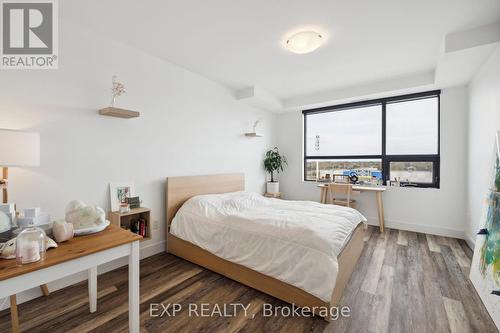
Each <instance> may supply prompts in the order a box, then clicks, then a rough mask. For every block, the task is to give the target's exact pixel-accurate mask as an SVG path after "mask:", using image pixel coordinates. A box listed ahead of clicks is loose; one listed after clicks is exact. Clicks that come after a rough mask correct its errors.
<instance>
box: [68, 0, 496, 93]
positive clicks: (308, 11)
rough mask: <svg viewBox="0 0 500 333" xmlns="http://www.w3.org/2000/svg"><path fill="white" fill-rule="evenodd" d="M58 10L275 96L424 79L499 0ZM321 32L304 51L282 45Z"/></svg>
mask: <svg viewBox="0 0 500 333" xmlns="http://www.w3.org/2000/svg"><path fill="white" fill-rule="evenodd" d="M59 4H60V11H61V12H62V14H61V15H62V16H63V17H64V18H65V19H66V18H69V19H71V20H72V21H73V22H76V23H78V24H81V25H84V26H85V27H86V28H90V29H93V30H96V31H99V33H100V34H109V37H111V38H113V39H116V40H118V41H120V42H123V43H126V44H128V45H130V46H133V47H135V48H138V49H141V50H143V51H144V52H146V53H148V54H151V55H154V56H157V57H160V58H163V59H165V60H168V61H170V62H173V63H175V64H177V65H180V66H182V67H185V68H187V69H189V70H191V71H193V72H197V73H199V74H201V75H203V76H205V77H207V78H209V79H211V80H214V81H216V82H218V83H220V84H222V85H224V86H226V87H228V88H230V89H232V90H234V91H238V90H240V89H244V88H248V87H254V86H256V87H259V89H262V90H265V91H266V92H267V93H269V94H270V95H272V96H274V97H275V98H277V99H278V100H281V101H284V100H287V99H297V98H300V97H307V96H315V95H317V94H318V93H321V92H325V91H333V90H339V89H343V88H345V87H355V86H363V85H367V84H370V82H378V81H384V82H385V81H387V80H391V79H393V78H399V77H407V76H410V75H417V74H418V75H422V73H429V72H433V71H434V70H435V69H436V66H437V62H438V57H439V54H440V52H442V46H443V40H444V37H445V36H446V35H447V34H449V33H454V32H457V31H462V30H467V29H471V28H474V27H477V26H481V25H485V24H489V23H492V22H496V21H500V1H499V0H473V1H472V0H439V1H436V0H418V1H404V0H403V1H402V0H378V1H369V0H365V1H360V0H353V1H338V0H329V1H326V0H323V1H321V0H309V1H298V0H293V1H291V0H286V1H285V0H272V1H270V0H252V1H239V0H210V1H203V0H197V1H195V0H178V1H171V0H149V1H137V0H107V1H102V0H100V1H98V0H85V1H81V0H79V1H78V0H70V1H66V0H65V1H64V2H63V1H60V2H59ZM302 29H308V30H311V29H312V30H315V31H317V32H320V33H321V34H322V35H324V36H325V37H326V38H325V39H326V42H325V44H324V45H323V46H322V47H320V48H319V49H318V50H316V51H315V52H313V53H310V54H302V55H301V54H294V53H290V52H288V51H286V50H285V49H284V47H283V42H284V40H285V39H286V37H287V36H289V35H291V34H293V33H294V32H297V31H298V30H302Z"/></svg>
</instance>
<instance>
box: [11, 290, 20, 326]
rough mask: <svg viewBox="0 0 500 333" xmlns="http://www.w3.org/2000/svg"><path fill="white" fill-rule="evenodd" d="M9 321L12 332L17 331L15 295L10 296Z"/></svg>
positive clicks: (17, 317)
mask: <svg viewBox="0 0 500 333" xmlns="http://www.w3.org/2000/svg"><path fill="white" fill-rule="evenodd" d="M10 322H11V327H12V332H13V333H18V332H19V316H18V313H17V298H16V295H11V296H10Z"/></svg>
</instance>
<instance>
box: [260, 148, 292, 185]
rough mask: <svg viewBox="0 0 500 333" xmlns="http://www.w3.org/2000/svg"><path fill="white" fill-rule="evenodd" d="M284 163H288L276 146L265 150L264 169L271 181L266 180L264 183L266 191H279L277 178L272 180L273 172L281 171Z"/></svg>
mask: <svg viewBox="0 0 500 333" xmlns="http://www.w3.org/2000/svg"><path fill="white" fill-rule="evenodd" d="M285 165H288V162H287V160H286V157H285V156H283V155H281V154H280V152H279V150H278V147H274V148H273V149H271V150H268V151H267V152H266V158H265V159H264V169H266V171H267V172H268V173H269V175H270V176H271V181H268V182H267V185H266V189H267V190H266V192H267V193H278V192H279V191H280V184H279V182H278V181H277V180H276V181H275V180H274V173H275V172H276V173H280V171H283V170H284V167H285Z"/></svg>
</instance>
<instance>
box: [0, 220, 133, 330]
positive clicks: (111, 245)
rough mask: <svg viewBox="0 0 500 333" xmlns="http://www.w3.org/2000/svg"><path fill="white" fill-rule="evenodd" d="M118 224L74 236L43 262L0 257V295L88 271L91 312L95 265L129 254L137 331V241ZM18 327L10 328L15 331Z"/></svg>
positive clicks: (94, 300)
mask: <svg viewBox="0 0 500 333" xmlns="http://www.w3.org/2000/svg"><path fill="white" fill-rule="evenodd" d="M140 239H142V237H140V236H138V235H135V234H133V233H131V232H129V231H127V230H124V229H121V228H119V227H117V226H113V225H111V226H109V227H108V228H106V230H104V231H102V232H100V233H97V234H93V235H88V236H82V237H75V238H73V239H72V240H70V241H68V242H64V243H61V244H59V247H58V248H56V249H50V250H48V251H47V253H46V258H45V260H44V261H43V262H37V263H32V264H27V265H23V266H16V262H15V260H6V259H0V298H4V297H9V296H10V295H14V294H17V293H19V292H22V291H25V290H27V289H31V288H34V287H38V286H40V285H42V284H45V283H48V282H50V281H54V280H57V279H60V278H63V277H66V276H69V275H72V274H75V273H78V272H81V271H85V270H86V271H87V272H88V288H89V306H90V312H91V313H93V312H95V311H97V266H98V265H102V264H105V263H107V262H110V261H112V260H115V259H118V258H122V257H127V256H128V266H129V270H128V275H129V278H128V280H129V285H128V288H129V331H130V332H133V333H136V332H137V333H138V332H139V304H140V300H139V240H140ZM17 330H18V328H16V327H13V331H14V332H16V331H17Z"/></svg>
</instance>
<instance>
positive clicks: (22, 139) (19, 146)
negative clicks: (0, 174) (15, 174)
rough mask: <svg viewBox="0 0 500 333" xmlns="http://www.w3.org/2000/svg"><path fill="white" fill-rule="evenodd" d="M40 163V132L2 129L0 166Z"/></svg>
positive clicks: (0, 132)
mask: <svg viewBox="0 0 500 333" xmlns="http://www.w3.org/2000/svg"><path fill="white" fill-rule="evenodd" d="M38 165H40V134H39V133H34V132H22V131H14V130H7V129H0V167H11V166H38Z"/></svg>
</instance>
